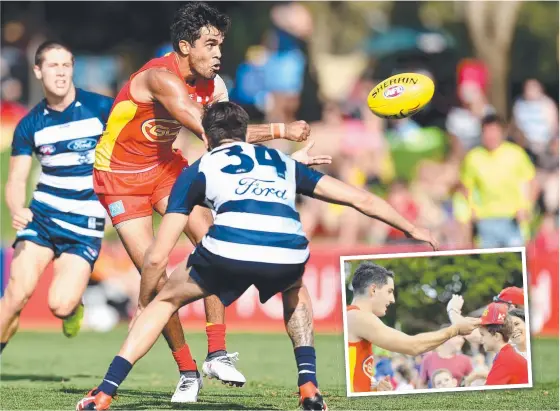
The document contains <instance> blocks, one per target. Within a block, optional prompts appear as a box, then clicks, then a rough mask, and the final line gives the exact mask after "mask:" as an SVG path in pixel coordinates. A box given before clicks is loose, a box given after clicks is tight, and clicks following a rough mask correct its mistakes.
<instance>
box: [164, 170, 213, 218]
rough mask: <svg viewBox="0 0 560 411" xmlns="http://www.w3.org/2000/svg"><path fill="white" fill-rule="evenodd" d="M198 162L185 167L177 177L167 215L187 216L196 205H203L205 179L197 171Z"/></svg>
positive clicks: (202, 174)
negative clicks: (178, 214)
mask: <svg viewBox="0 0 560 411" xmlns="http://www.w3.org/2000/svg"><path fill="white" fill-rule="evenodd" d="M199 165H200V160H198V161H197V162H196V163H194V164H193V165H191V166H189V167H186V168H185V169H184V170H183V171H182V172H181V174H180V175H179V177H178V178H177V181H175V184H174V185H173V188H172V189H171V194H170V196H169V202H168V204H167V211H166V212H165V213H166V214H167V213H180V214H186V215H189V214H190V213H191V211H192V210H193V208H194V206H196V205H203V204H204V199H205V197H206V177H205V176H204V173H202V172H201V171H200V170H199Z"/></svg>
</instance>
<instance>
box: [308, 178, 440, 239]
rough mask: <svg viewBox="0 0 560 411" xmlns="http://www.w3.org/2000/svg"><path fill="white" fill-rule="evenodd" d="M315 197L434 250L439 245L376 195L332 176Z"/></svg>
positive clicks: (323, 179) (317, 189)
mask: <svg viewBox="0 0 560 411" xmlns="http://www.w3.org/2000/svg"><path fill="white" fill-rule="evenodd" d="M313 194H314V196H315V197H316V198H319V199H322V200H324V201H328V202H330V203H334V204H342V205H346V206H350V207H353V208H355V209H356V210H358V211H359V212H361V213H362V214H365V215H367V216H368V217H372V218H375V219H378V220H381V221H383V222H384V223H387V224H389V225H390V226H392V227H395V228H396V229H398V230H401V231H402V232H404V233H405V234H406V235H407V236H408V237H410V238H414V239H416V240H419V241H425V242H427V243H429V244H430V245H431V246H432V248H433V249H434V250H437V249H438V248H439V244H438V242H437V240H436V239H435V238H433V237H432V235H431V233H430V232H429V231H428V230H427V229H425V228H420V227H416V226H415V225H414V224H412V223H411V222H410V221H408V220H407V219H406V218H404V217H403V216H402V215H400V214H399V213H398V212H397V211H396V210H395V209H394V208H393V207H391V205H390V204H389V203H387V202H386V201H385V200H383V199H382V198H380V197H378V196H376V195H375V194H372V193H369V192H367V191H365V190H362V189H359V188H356V187H354V186H351V185H349V184H346V183H344V182H342V181H340V180H337V179H335V178H333V177H330V176H326V175H325V176H323V177H322V178H321V179H320V180H319V182H318V183H317V185H316V186H315V191H314V193H313Z"/></svg>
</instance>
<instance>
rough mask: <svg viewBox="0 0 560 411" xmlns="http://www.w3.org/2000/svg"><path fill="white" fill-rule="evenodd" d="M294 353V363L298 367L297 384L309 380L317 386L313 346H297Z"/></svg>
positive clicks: (299, 384)
mask: <svg viewBox="0 0 560 411" xmlns="http://www.w3.org/2000/svg"><path fill="white" fill-rule="evenodd" d="M294 353H295V355H296V363H297V368H298V386H302V385H303V384H305V383H308V382H309V381H311V382H312V383H313V384H315V386H316V387H317V388H319V383H318V382H317V375H316V374H315V371H316V365H315V348H313V347H297V348H296V349H295V350H294Z"/></svg>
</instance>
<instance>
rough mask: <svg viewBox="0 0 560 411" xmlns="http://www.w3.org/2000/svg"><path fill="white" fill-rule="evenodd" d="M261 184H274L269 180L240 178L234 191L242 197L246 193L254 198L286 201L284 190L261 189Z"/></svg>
mask: <svg viewBox="0 0 560 411" xmlns="http://www.w3.org/2000/svg"><path fill="white" fill-rule="evenodd" d="M262 183H274V181H271V180H259V179H258V178H250V177H247V178H242V179H241V180H239V186H238V187H237V189H236V190H235V194H239V195H243V194H247V193H251V194H254V195H256V196H259V197H260V196H263V197H268V196H275V197H276V198H279V199H280V200H287V198H286V190H277V189H276V188H272V187H263V186H262Z"/></svg>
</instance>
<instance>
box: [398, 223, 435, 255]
mask: <svg viewBox="0 0 560 411" xmlns="http://www.w3.org/2000/svg"><path fill="white" fill-rule="evenodd" d="M406 236H407V237H408V238H414V239H415V240H418V241H424V242H426V243H429V244H430V245H431V246H432V248H433V249H434V251H437V250H439V242H438V241H437V240H436V239H435V238H434V236H432V233H430V230H428V229H427V228H421V227H414V229H413V230H412V231H411V232H409V233H406Z"/></svg>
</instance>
